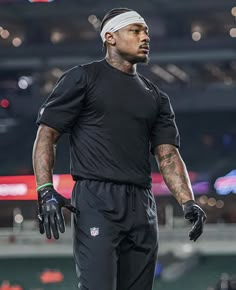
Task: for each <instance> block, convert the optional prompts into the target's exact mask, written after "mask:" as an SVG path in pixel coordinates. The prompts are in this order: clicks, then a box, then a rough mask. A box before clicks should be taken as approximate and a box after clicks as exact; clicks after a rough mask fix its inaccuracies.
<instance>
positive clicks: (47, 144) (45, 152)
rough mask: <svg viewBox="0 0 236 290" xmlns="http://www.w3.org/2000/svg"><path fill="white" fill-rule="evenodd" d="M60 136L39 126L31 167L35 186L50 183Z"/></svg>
mask: <svg viewBox="0 0 236 290" xmlns="http://www.w3.org/2000/svg"><path fill="white" fill-rule="evenodd" d="M59 137H60V134H59V133H58V132H57V131H56V130H54V129H52V128H49V127H47V126H45V125H40V127H39V129H38V133H37V137H36V140H35V143H34V148H33V167H34V174H35V178H36V183H37V186H40V185H42V184H45V183H48V182H52V172H53V166H54V159H55V153H56V142H57V140H58V139H59Z"/></svg>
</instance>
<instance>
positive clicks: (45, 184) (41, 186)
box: [36, 182, 53, 191]
mask: <svg viewBox="0 0 236 290" xmlns="http://www.w3.org/2000/svg"><path fill="white" fill-rule="evenodd" d="M49 185H51V186H53V184H52V183H51V182H48V183H44V184H43V185H40V186H39V187H37V189H36V190H37V191H39V190H40V189H41V188H43V187H45V186H49Z"/></svg>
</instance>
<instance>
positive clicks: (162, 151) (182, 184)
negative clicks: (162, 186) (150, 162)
mask: <svg viewBox="0 0 236 290" xmlns="http://www.w3.org/2000/svg"><path fill="white" fill-rule="evenodd" d="M155 157H156V160H157V162H158V165H159V169H160V172H161V174H162V176H163V178H164V181H165V183H166V185H167V186H168V188H169V190H170V191H171V192H172V194H173V195H174V196H175V198H176V199H177V201H178V202H179V204H180V205H182V204H183V203H185V202H187V201H188V200H194V195H193V192H192V187H191V183H190V180H189V176H188V172H187V170H186V167H185V164H184V162H183V160H182V158H181V156H180V154H179V151H178V149H177V148H176V147H175V146H173V145H169V144H162V145H158V146H157V147H156V149H155Z"/></svg>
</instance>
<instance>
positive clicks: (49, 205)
mask: <svg viewBox="0 0 236 290" xmlns="http://www.w3.org/2000/svg"><path fill="white" fill-rule="evenodd" d="M63 206H64V207H65V208H67V209H69V210H70V211H71V212H73V213H77V214H78V213H79V211H78V210H77V209H76V208H75V207H73V206H72V205H71V204H70V202H69V200H68V199H66V198H65V197H63V196H62V195H61V194H59V193H58V192H56V190H55V189H54V188H53V186H51V185H50V186H45V187H43V188H41V189H40V190H38V220H39V231H40V233H41V234H44V232H45V231H46V236H47V238H48V239H51V232H52V233H53V236H54V238H55V239H58V238H59V232H58V228H59V230H60V232H61V233H64V232H65V220H64V216H63V214H62V207H63Z"/></svg>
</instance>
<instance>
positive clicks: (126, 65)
mask: <svg viewBox="0 0 236 290" xmlns="http://www.w3.org/2000/svg"><path fill="white" fill-rule="evenodd" d="M105 59H106V61H107V62H108V63H109V64H110V65H111V66H113V67H114V68H116V69H118V70H120V71H123V72H125V73H128V74H132V75H135V74H136V64H132V63H130V62H129V61H127V60H124V59H121V58H118V57H110V56H108V55H106V57H105Z"/></svg>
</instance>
